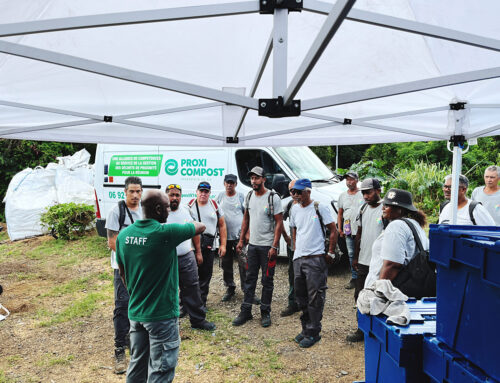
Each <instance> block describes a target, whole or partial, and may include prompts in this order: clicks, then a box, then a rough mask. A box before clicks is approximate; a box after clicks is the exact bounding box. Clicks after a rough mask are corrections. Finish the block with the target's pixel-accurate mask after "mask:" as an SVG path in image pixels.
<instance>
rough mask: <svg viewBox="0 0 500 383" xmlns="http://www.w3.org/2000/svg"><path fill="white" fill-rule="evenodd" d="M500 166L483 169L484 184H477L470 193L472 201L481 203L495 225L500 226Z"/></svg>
mask: <svg viewBox="0 0 500 383" xmlns="http://www.w3.org/2000/svg"><path fill="white" fill-rule="evenodd" d="M499 181H500V166H494V165H493V166H489V167H488V168H486V170H485V171H484V186H478V187H477V188H475V189H474V191H473V192H472V195H471V199H472V200H473V201H478V202H481V203H482V204H483V206H484V207H485V208H486V210H487V211H488V213H490V215H491V217H492V218H493V220H494V221H495V225H496V226H500V187H499V186H498V182H499Z"/></svg>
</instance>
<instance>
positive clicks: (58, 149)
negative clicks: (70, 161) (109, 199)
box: [0, 139, 96, 221]
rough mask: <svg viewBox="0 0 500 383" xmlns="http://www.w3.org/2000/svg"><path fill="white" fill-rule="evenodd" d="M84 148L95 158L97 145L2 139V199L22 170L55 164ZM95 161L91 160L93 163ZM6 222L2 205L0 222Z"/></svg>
mask: <svg viewBox="0 0 500 383" xmlns="http://www.w3.org/2000/svg"><path fill="white" fill-rule="evenodd" d="M83 148H85V149H87V150H88V151H89V153H91V154H92V156H93V155H94V153H95V149H96V145H95V144H70V143H63V142H44V141H22V140H6V139H0V196H1V199H3V197H4V196H5V193H6V192H7V187H8V186H9V182H10V180H11V179H12V177H14V175H16V174H17V173H18V172H20V171H21V170H23V169H26V168H34V167H35V166H38V165H40V166H46V165H47V164H48V163H49V162H55V161H56V157H61V156H67V155H71V154H74V153H75V152H77V151H79V150H81V149H83ZM93 161H94V160H93V158H91V162H93ZM4 220H5V217H4V206H3V205H0V221H4Z"/></svg>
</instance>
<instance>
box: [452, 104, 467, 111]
mask: <svg viewBox="0 0 500 383" xmlns="http://www.w3.org/2000/svg"><path fill="white" fill-rule="evenodd" d="M465 105H467V103H466V102H456V103H454V104H450V110H461V109H465Z"/></svg>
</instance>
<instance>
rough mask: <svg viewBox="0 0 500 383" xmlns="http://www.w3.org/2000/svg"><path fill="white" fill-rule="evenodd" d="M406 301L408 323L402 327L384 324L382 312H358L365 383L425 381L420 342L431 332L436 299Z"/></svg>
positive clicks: (433, 327)
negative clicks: (408, 310)
mask: <svg viewBox="0 0 500 383" xmlns="http://www.w3.org/2000/svg"><path fill="white" fill-rule="evenodd" d="M407 303H408V307H409V309H410V314H411V322H410V324H409V326H406V327H401V326H395V325H390V324H387V323H386V319H387V317H386V316H384V315H379V316H371V315H363V314H360V313H359V312H358V326H359V328H360V329H361V331H363V332H364V334H365V380H366V383H375V382H377V383H385V382H390V383H393V382H407V383H412V382H415V383H417V382H418V383H425V382H429V378H428V377H427V376H426V375H425V374H424V372H423V369H422V342H423V337H424V334H429V335H432V336H433V335H435V332H436V315H435V314H436V300H435V298H426V299H422V300H421V301H417V300H415V299H410V300H408V302H407Z"/></svg>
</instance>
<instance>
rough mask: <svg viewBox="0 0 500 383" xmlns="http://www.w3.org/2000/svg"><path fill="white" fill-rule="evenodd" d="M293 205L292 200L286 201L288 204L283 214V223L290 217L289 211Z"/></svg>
mask: <svg viewBox="0 0 500 383" xmlns="http://www.w3.org/2000/svg"><path fill="white" fill-rule="evenodd" d="M292 205H293V199H291V200H290V201H288V204H287V205H286V208H285V211H284V212H283V221H286V220H287V219H288V218H289V217H290V209H291V208H292Z"/></svg>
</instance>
